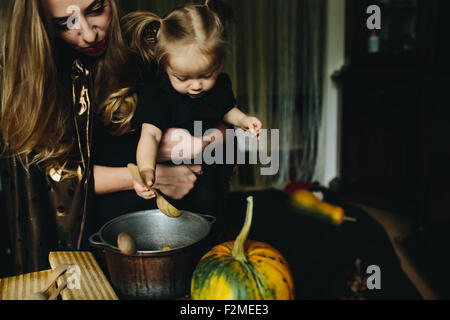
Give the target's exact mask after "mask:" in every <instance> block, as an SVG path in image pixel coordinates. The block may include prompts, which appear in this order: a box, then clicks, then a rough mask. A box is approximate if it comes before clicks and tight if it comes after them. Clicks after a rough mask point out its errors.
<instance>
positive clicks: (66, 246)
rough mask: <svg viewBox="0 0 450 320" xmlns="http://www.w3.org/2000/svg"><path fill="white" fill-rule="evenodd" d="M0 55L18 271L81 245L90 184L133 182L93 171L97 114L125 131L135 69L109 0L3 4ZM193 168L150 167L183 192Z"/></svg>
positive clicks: (169, 190) (87, 229) (89, 228)
mask: <svg viewBox="0 0 450 320" xmlns="http://www.w3.org/2000/svg"><path fill="white" fill-rule="evenodd" d="M69 9H70V10H69ZM1 55H2V56H1V66H2V72H1V77H2V78H1V80H2V84H1V88H2V91H1V101H2V106H1V108H2V109H1V119H0V128H1V136H2V149H3V150H2V151H3V153H2V185H3V188H4V190H3V191H4V193H5V195H6V197H5V198H6V199H7V201H6V202H7V203H6V208H7V219H8V224H9V231H10V241H11V243H10V245H11V254H12V256H13V259H12V260H13V264H14V266H13V273H15V274H20V273H27V272H33V271H37V270H43V269H45V268H48V253H49V251H52V250H80V249H88V248H89V247H88V246H87V242H86V239H87V237H88V236H89V235H90V234H91V233H92V232H93V231H94V230H93V226H94V224H93V223H94V217H93V214H92V213H93V211H92V203H93V202H92V198H93V195H94V188H95V191H97V192H99V193H110V192H113V191H117V190H119V189H124V188H125V189H132V188H133V187H134V186H133V184H132V180H131V177H130V176H128V175H127V173H126V171H125V170H124V169H125V168H108V167H104V166H103V167H100V166H99V167H95V169H94V157H95V150H93V149H92V146H93V139H94V138H95V137H93V131H94V130H93V126H94V122H95V121H100V122H102V123H103V124H104V125H105V127H106V128H107V129H108V130H109V132H110V133H111V134H114V135H119V136H120V135H123V134H125V133H126V132H128V131H129V130H130V129H131V128H130V125H129V123H130V119H131V118H132V116H133V113H134V110H135V108H136V100H137V99H136V94H135V92H134V87H135V85H136V79H137V76H138V75H137V74H136V72H135V71H136V70H137V69H136V67H135V65H133V59H130V56H129V55H128V50H127V48H126V45H125V44H124V41H123V39H122V34H121V30H120V25H119V15H118V9H117V6H116V3H115V1H114V0H70V1H67V0H6V1H3V8H2V51H1ZM97 124H98V123H97ZM168 146H169V148H170V142H167V143H165V142H164V141H163V143H162V146H161V148H162V149H163V150H166V152H165V153H164V152H163V153H162V156H164V155H166V156H167V154H168V150H167V148H168ZM200 170H201V168H200V167H199V166H191V167H188V166H180V167H170V166H158V167H157V169H156V177H157V178H156V187H158V188H160V189H161V191H162V192H163V193H165V194H166V195H168V196H170V197H172V198H178V199H179V198H183V197H184V196H185V195H186V194H187V193H189V191H190V190H191V189H192V188H193V186H194V182H195V179H196V175H195V174H196V173H199V172H200ZM119 171H120V173H118V172H119ZM94 176H95V184H94ZM108 186H112V189H108ZM117 188H119V189H117ZM1 223H5V222H1Z"/></svg>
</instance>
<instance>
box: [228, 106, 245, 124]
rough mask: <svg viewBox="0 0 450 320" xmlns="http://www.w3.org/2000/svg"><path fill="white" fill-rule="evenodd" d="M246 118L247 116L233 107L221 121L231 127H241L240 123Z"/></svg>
mask: <svg viewBox="0 0 450 320" xmlns="http://www.w3.org/2000/svg"><path fill="white" fill-rule="evenodd" d="M246 116H247V115H246V114H245V113H243V112H242V111H241V110H239V108H238V107H234V108H233V109H231V110H230V111H228V113H227V114H226V115H225V117H224V118H223V121H225V122H226V123H229V124H231V125H233V126H236V127H241V122H242V120H243V119H244V118H245V117H246Z"/></svg>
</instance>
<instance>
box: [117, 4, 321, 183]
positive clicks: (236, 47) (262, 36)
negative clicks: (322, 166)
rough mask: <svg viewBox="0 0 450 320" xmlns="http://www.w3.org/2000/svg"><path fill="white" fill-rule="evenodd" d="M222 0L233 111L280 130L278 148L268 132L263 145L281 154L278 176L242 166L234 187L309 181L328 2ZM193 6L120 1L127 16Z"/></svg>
mask: <svg viewBox="0 0 450 320" xmlns="http://www.w3.org/2000/svg"><path fill="white" fill-rule="evenodd" d="M222 1H228V2H229V3H230V5H231V7H232V10H233V20H232V22H231V24H230V25H229V26H228V32H227V37H228V42H229V44H230V45H229V55H228V57H227V63H226V66H225V72H227V73H228V74H229V75H230V77H231V79H232V81H233V87H234V91H235V94H236V97H237V100H238V102H239V107H240V108H241V109H242V110H243V111H245V112H247V113H248V114H250V115H255V116H257V117H259V118H260V119H261V120H262V121H263V124H264V128H266V129H279V146H277V145H276V144H275V145H271V139H270V138H271V134H270V132H269V136H268V137H267V141H263V142H266V143H267V148H268V149H269V150H270V149H273V151H272V152H277V153H278V152H279V171H278V174H276V175H272V176H264V175H261V168H262V167H265V166H264V165H242V166H239V170H238V173H237V176H236V177H235V179H234V181H233V187H232V188H233V189H235V190H236V189H240V188H242V187H258V188H264V187H283V186H284V185H286V184H287V183H288V182H290V181H292V180H303V181H310V180H311V179H312V177H313V175H314V172H315V170H316V161H317V154H318V151H317V149H318V136H319V129H320V127H321V120H322V92H323V91H322V87H323V72H324V66H323V65H324V52H325V23H326V21H325V13H326V3H327V1H326V0H222ZM191 2H192V1H187V0H152V1H144V0H136V1H125V0H122V1H120V0H119V3H120V5H121V7H122V9H123V11H125V12H129V11H134V10H148V11H152V12H155V13H157V14H158V15H160V16H164V15H165V14H166V13H167V12H169V11H170V10H171V9H173V8H175V7H176V6H178V5H181V4H184V3H191ZM197 3H201V2H197ZM253 146H255V143H253ZM260 146H261V144H260ZM269 154H270V152H269ZM273 159H274V158H273V155H272V160H273Z"/></svg>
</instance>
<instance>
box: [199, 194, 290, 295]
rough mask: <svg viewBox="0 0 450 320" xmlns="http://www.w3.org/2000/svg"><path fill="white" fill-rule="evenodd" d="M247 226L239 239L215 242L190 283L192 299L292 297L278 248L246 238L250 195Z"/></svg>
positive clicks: (250, 206) (249, 215) (249, 218)
mask: <svg viewBox="0 0 450 320" xmlns="http://www.w3.org/2000/svg"><path fill="white" fill-rule="evenodd" d="M247 201H248V206H247V215H246V218H245V223H244V227H243V229H242V231H241V233H240V234H239V236H238V237H237V239H236V241H232V242H226V243H223V244H220V245H218V246H215V247H214V248H213V249H212V250H211V251H210V252H208V253H207V254H206V255H204V256H203V257H202V259H201V260H200V262H199V264H198V265H197V267H196V269H195V271H194V274H193V277H192V283H191V298H192V299H193V300H293V299H294V284H293V279H292V275H291V272H290V269H289V266H288V264H287V262H286V260H285V259H284V257H283V256H282V255H281V253H280V252H278V251H277V250H276V249H274V248H272V247H271V246H269V245H267V244H265V243H262V242H255V241H250V240H247V236H248V233H249V231H250V226H251V221H252V215H253V198H252V197H249V198H248V199H247Z"/></svg>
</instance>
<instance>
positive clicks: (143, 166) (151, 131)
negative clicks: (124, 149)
mask: <svg viewBox="0 0 450 320" xmlns="http://www.w3.org/2000/svg"><path fill="white" fill-rule="evenodd" d="M161 137H162V131H161V130H160V129H159V128H157V127H155V126H154V125H151V124H146V123H145V124H143V125H142V132H141V138H140V139H139V144H138V148H137V154H136V161H137V165H138V168H139V171H140V172H141V175H142V178H143V179H144V181H145V183H146V186H147V187H151V186H153V184H154V182H155V168H156V156H157V153H158V146H159V143H160V141H161Z"/></svg>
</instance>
